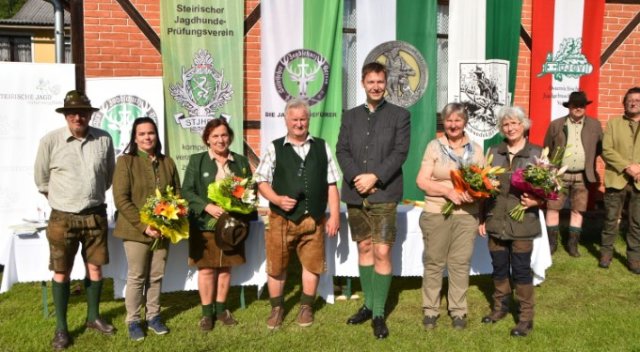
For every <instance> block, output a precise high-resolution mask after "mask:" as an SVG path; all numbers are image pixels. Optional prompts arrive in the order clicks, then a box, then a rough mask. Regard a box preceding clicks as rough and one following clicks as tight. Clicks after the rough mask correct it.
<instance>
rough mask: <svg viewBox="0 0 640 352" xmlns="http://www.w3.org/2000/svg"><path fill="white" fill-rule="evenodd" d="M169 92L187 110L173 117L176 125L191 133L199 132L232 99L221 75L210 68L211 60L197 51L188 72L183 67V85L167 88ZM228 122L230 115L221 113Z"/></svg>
mask: <svg viewBox="0 0 640 352" xmlns="http://www.w3.org/2000/svg"><path fill="white" fill-rule="evenodd" d="M169 93H170V94H171V96H172V97H173V100H175V101H176V102H177V103H178V104H180V105H182V107H183V108H184V109H186V110H187V116H185V114H183V113H177V114H175V115H174V118H175V120H176V123H178V124H179V125H180V126H181V127H182V128H185V129H189V130H190V131H191V132H193V133H201V132H202V130H203V129H204V126H205V125H206V124H207V122H208V121H209V120H211V119H212V118H214V117H215V114H216V112H217V111H218V110H219V109H220V108H221V107H222V106H224V105H225V104H226V103H228V102H229V101H230V100H231V97H232V96H233V89H232V86H231V83H229V82H225V81H224V73H223V72H222V70H220V71H218V70H216V69H215V67H214V66H213V57H212V56H211V54H209V52H208V51H207V50H205V49H200V50H199V51H198V52H197V53H196V55H195V57H194V58H193V65H192V66H191V67H190V68H189V69H185V67H184V66H183V67H182V82H179V83H177V84H171V85H169ZM222 115H223V116H224V117H225V118H227V120H228V119H229V118H230V116H229V115H226V114H222Z"/></svg>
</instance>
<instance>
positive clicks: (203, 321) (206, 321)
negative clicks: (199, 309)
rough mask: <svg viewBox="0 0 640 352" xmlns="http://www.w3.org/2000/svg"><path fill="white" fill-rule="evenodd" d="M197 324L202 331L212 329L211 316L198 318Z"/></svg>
mask: <svg viewBox="0 0 640 352" xmlns="http://www.w3.org/2000/svg"><path fill="white" fill-rule="evenodd" d="M198 325H199V326H200V330H202V331H211V330H213V318H212V317H209V316H206V315H205V316H203V317H202V318H200V322H199V323H198Z"/></svg>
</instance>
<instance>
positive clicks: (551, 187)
mask: <svg viewBox="0 0 640 352" xmlns="http://www.w3.org/2000/svg"><path fill="white" fill-rule="evenodd" d="M548 154H549V148H544V149H543V150H542V154H541V155H540V157H536V158H535V162H534V163H533V164H529V165H527V166H526V167H525V168H520V169H517V170H516V171H514V172H513V174H511V187H513V188H515V189H517V190H519V191H521V192H523V193H529V194H532V195H534V196H536V197H538V198H541V199H544V200H556V199H558V194H559V193H560V192H561V191H562V190H563V181H562V174H564V172H565V171H566V169H567V168H566V167H563V168H558V164H559V163H560V162H561V160H562V159H561V158H560V159H558V154H556V157H555V158H554V160H553V161H549V159H548V157H547V155H548ZM525 210H526V208H525V207H524V206H523V205H522V204H518V205H516V206H515V207H514V208H513V209H511V210H510V211H509V215H510V216H511V218H512V219H514V220H516V221H519V222H521V221H522V220H523V219H524V211H525Z"/></svg>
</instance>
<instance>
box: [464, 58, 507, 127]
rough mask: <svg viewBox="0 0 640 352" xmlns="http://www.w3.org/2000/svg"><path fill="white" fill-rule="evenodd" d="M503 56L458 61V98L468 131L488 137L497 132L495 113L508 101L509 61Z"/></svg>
mask: <svg viewBox="0 0 640 352" xmlns="http://www.w3.org/2000/svg"><path fill="white" fill-rule="evenodd" d="M500 61H502V60H490V61H487V62H461V63H460V64H459V70H460V71H459V74H460V76H459V77H460V91H459V92H458V94H459V101H460V102H461V103H463V104H465V108H466V110H467V115H468V116H469V122H468V123H467V126H466V128H465V131H467V132H468V133H469V134H471V135H473V136H475V137H477V138H479V139H487V138H491V137H493V136H494V135H495V134H496V133H498V126H497V121H496V117H495V115H496V113H497V111H498V110H499V109H500V108H502V107H503V106H505V105H507V104H508V102H509V94H508V82H509V80H508V79H509V64H508V62H500Z"/></svg>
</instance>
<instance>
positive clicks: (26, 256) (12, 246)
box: [0, 222, 267, 298]
mask: <svg viewBox="0 0 640 352" xmlns="http://www.w3.org/2000/svg"><path fill="white" fill-rule="evenodd" d="M263 234H264V224H263V223H262V222H253V223H251V230H250V233H249V237H248V238H247V243H246V245H245V250H246V257H247V263H246V264H245V265H241V266H238V267H234V268H233V269H232V279H231V285H233V286H248V285H256V286H258V287H259V288H261V287H262V286H263V285H264V284H265V283H266V282H267V275H266V273H265V252H264V235H263ZM188 253H189V249H188V243H187V241H180V242H179V243H178V244H176V245H172V246H171V248H170V249H169V258H168V259H167V267H166V273H165V277H164V280H163V282H162V292H174V291H183V290H197V289H198V283H197V279H198V278H197V270H196V269H195V268H194V267H189V266H188V265H187V257H188ZM109 257H110V263H109V264H107V265H105V266H104V267H103V276H104V277H110V278H113V291H114V296H115V297H116V298H122V297H124V289H125V286H126V280H127V259H126V257H125V253H124V247H123V245H122V240H120V239H118V238H115V237H113V236H112V235H111V230H110V233H109ZM82 263H83V261H82V256H81V255H80V251H79V250H78V253H77V255H76V259H75V264H74V266H73V271H72V272H71V279H72V280H79V279H83V278H84V276H85V268H84V265H82ZM0 264H2V265H4V266H5V267H4V274H3V277H2V284H1V285H0V293H2V292H6V291H7V290H9V289H10V288H11V286H12V285H13V284H14V283H16V282H32V281H49V280H51V277H52V273H51V272H50V271H49V245H48V242H47V237H46V234H45V231H44V230H42V231H39V232H36V233H33V234H29V235H12V234H10V233H9V234H8V235H3V236H2V239H1V240H0Z"/></svg>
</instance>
